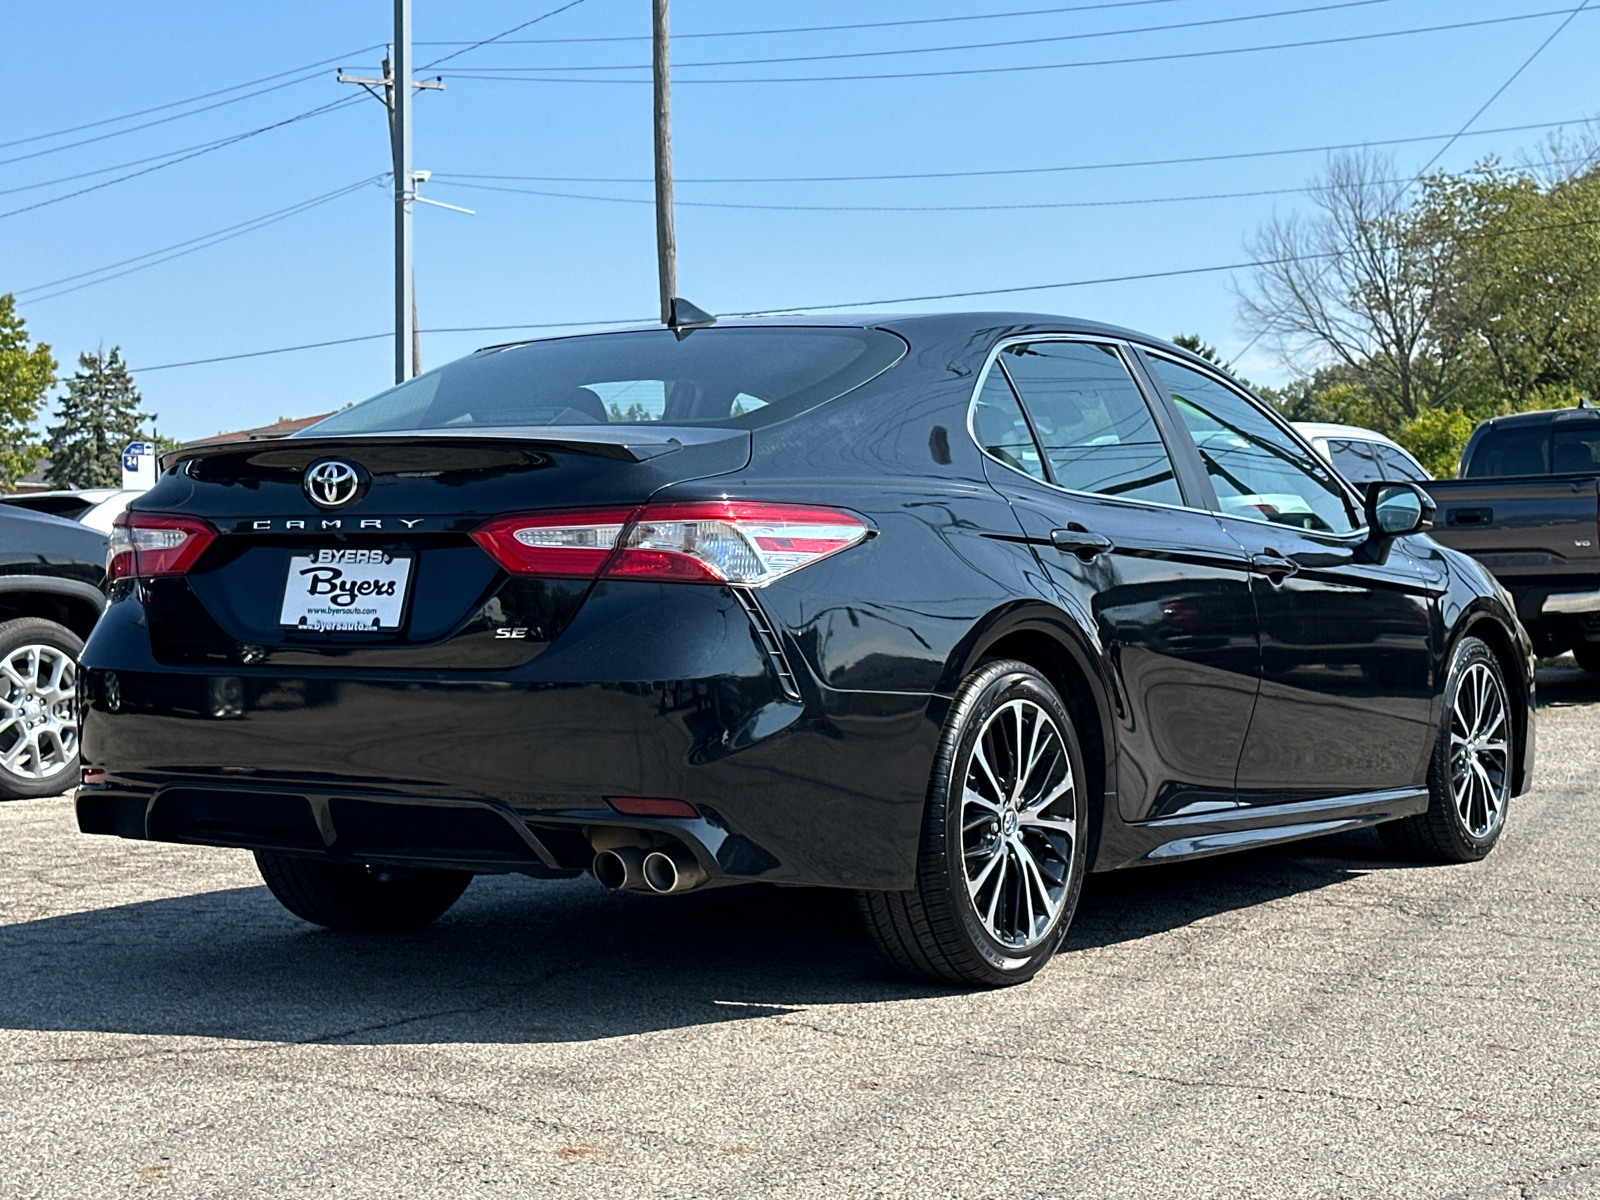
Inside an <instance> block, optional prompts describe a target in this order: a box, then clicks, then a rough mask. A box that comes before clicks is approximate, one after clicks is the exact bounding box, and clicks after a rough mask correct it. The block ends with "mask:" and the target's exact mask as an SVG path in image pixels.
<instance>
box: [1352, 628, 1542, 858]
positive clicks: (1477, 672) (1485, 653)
mask: <svg viewBox="0 0 1600 1200" xmlns="http://www.w3.org/2000/svg"><path fill="white" fill-rule="evenodd" d="M1513 715H1514V714H1513V712H1512V709H1511V702H1510V697H1509V694H1508V693H1507V691H1506V681H1505V676H1504V675H1503V674H1502V673H1501V671H1500V662H1499V660H1498V659H1496V658H1495V656H1494V654H1493V652H1492V651H1490V649H1489V647H1488V646H1487V645H1485V644H1484V643H1483V642H1482V641H1480V640H1479V639H1478V638H1475V637H1464V638H1462V639H1461V643H1460V645H1458V646H1457V647H1456V649H1455V653H1454V654H1452V655H1451V656H1450V675H1449V679H1448V681H1447V683H1446V685H1445V691H1444V720H1443V722H1442V724H1441V727H1440V729H1439V740H1438V743H1437V744H1436V745H1435V747H1434V753H1433V761H1432V762H1431V763H1430V764H1429V765H1428V796H1429V799H1428V811H1427V812H1425V813H1419V814H1418V815H1417V816H1414V817H1403V818H1402V819H1400V820H1398V821H1387V822H1385V823H1384V824H1382V825H1379V826H1378V835H1379V836H1380V837H1382V838H1383V841H1384V843H1385V844H1386V845H1387V846H1388V847H1389V849H1391V850H1393V851H1395V852H1396V853H1398V854H1402V855H1405V856H1406V857H1408V858H1412V859H1420V860H1431V861H1433V862H1455V863H1465V862H1477V861H1478V860H1479V859H1481V858H1484V857H1486V856H1487V855H1488V853H1489V851H1491V850H1493V849H1494V847H1495V843H1496V842H1498V841H1499V840H1500V834H1501V833H1502V832H1503V831H1504V830H1505V827H1506V815H1507V813H1508V811H1509V810H1510V807H1511V770H1512V764H1513V763H1514V762H1515V761H1516V759H1515V757H1514V752H1515V749H1516V743H1515V740H1514V732H1515V731H1514V729H1513V727H1512V717H1513Z"/></svg>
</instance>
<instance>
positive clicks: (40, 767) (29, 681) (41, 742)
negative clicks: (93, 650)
mask: <svg viewBox="0 0 1600 1200" xmlns="http://www.w3.org/2000/svg"><path fill="white" fill-rule="evenodd" d="M77 683H78V668H77V664H76V663H74V662H73V661H72V656H71V655H70V654H68V653H67V652H66V651H65V650H60V649H58V648H56V647H55V646H46V645H42V644H33V645H28V646H19V647H17V649H15V650H13V651H12V652H11V653H10V654H8V655H6V657H5V659H4V661H0V769H4V770H5V771H6V772H7V773H9V774H10V775H13V776H15V777H17V778H19V779H35V780H43V779H50V778H52V777H54V776H56V775H60V774H62V773H63V772H64V771H66V769H67V768H68V767H69V766H71V765H72V760H73V759H74V758H75V757H76V756H77V753H78V710H77V695H78V692H77Z"/></svg>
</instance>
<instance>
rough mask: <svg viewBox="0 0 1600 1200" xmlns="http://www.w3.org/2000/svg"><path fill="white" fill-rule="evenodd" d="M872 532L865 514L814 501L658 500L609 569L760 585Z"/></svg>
mask: <svg viewBox="0 0 1600 1200" xmlns="http://www.w3.org/2000/svg"><path fill="white" fill-rule="evenodd" d="M871 532H872V531H871V530H870V529H868V528H867V525H866V522H864V521H863V520H861V518H860V517H857V516H853V515H852V514H850V513H847V512H844V511H843V510H841V509H837V508H819V507H816V506H813V505H808V504H747V503H743V502H739V501H731V500H719V501H712V502H707V503H688V504H655V505H651V506H649V507H647V508H646V509H644V511H643V512H641V513H640V514H639V517H638V519H637V520H636V521H635V522H634V523H633V524H632V525H630V526H629V527H628V531H627V532H626V533H625V534H623V535H622V541H621V544H620V546H619V548H618V550H617V556H616V557H615V558H614V559H612V560H611V561H610V562H609V563H608V564H607V565H606V569H605V577H606V578H608V579H612V578H620V579H662V580H671V579H675V580H681V581H685V582H695V583H738V584H743V585H745V586H746V587H760V586H762V585H763V584H767V583H771V582H772V581H773V580H774V579H781V578H782V577H783V576H785V575H788V574H790V573H791V572H793V571H798V570H799V569H800V568H801V567H809V566H810V565H811V564H812V563H814V562H820V561H821V560H822V559H824V558H827V557H828V556H829V555H830V554H837V553H839V551H841V550H848V549H849V548H850V547H851V546H854V545H856V544H857V543H858V542H862V541H865V540H866V538H867V537H868V536H869V535H870V534H871Z"/></svg>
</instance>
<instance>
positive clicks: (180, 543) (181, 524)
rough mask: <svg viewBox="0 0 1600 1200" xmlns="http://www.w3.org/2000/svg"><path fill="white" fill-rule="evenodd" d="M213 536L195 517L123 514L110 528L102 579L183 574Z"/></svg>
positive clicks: (215, 534) (139, 513)
mask: <svg viewBox="0 0 1600 1200" xmlns="http://www.w3.org/2000/svg"><path fill="white" fill-rule="evenodd" d="M216 536H217V531H216V529H215V528H214V527H213V526H212V525H211V523H210V522H209V521H202V520H201V519H200V518H199V517H180V516H177V515H175V514H173V513H147V512H127V511H124V512H122V513H121V514H120V515H119V516H118V517H117V519H116V522H115V523H114V524H113V525H112V527H111V543H110V545H109V546H108V547H107V549H106V578H107V580H117V579H133V578H139V579H148V578H150V577H151V576H154V575H183V574H186V573H187V572H188V570H189V568H190V567H192V566H194V564H195V563H196V562H197V561H198V560H199V558H200V556H201V555H202V554H204V553H205V550H206V547H207V546H209V545H210V544H211V542H212V539H214V538H215V537H216Z"/></svg>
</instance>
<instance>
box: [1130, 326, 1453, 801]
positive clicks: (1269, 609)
mask: <svg viewBox="0 0 1600 1200" xmlns="http://www.w3.org/2000/svg"><path fill="white" fill-rule="evenodd" d="M1146 361H1148V362H1149V363H1150V365H1151V367H1152V369H1153V371H1154V373H1155V375H1156V376H1157V377H1158V378H1159V379H1160V380H1161V382H1162V384H1163V386H1164V387H1165V389H1166V391H1167V392H1168V394H1169V396H1170V397H1171V400H1172V401H1173V406H1174V409H1175V410H1176V412H1177V415H1178V417H1179V418H1180V419H1181V420H1182V422H1183V424H1184V426H1185V428H1186V429H1187V430H1188V433H1189V435H1190V437H1191V438H1192V439H1193V442H1194V444H1195V446H1196V448H1197V449H1198V450H1199V452H1200V455H1201V458H1202V460H1203V461H1204V464H1205V470H1206V474H1207V476H1208V478H1209V480H1210V482H1211V485H1212V487H1213V489H1214V490H1215V492H1216V496H1217V503H1218V506H1219V520H1220V521H1221V523H1222V525H1223V526H1224V528H1225V529H1226V530H1227V532H1228V534H1229V536H1230V537H1232V538H1234V539H1236V540H1237V541H1238V543H1239V544H1240V545H1242V546H1243V547H1244V549H1245V551H1246V552H1247V553H1248V555H1249V559H1250V563H1251V569H1252V575H1251V591H1252V594H1253V595H1254V597H1255V603H1256V613H1257V618H1258V620H1259V623H1260V629H1261V692H1260V695H1259V696H1258V698H1257V700H1256V705H1255V715H1254V717H1253V719H1252V720H1251V723H1250V731H1249V735H1248V737H1246V739H1245V744H1244V750H1243V753H1242V754H1241V756H1240V760H1239V775H1238V786H1239V796H1240V799H1241V800H1242V801H1243V802H1245V803H1247V804H1272V803H1280V802H1286V801H1294V800H1300V799H1310V798H1314V797H1318V796H1329V795H1341V794H1350V793H1356V792H1365V791H1378V790H1383V789H1387V788H1396V787H1404V786H1409V785H1411V784H1414V783H1416V782H1418V781H1419V780H1420V779H1421V778H1422V776H1423V774H1424V773H1425V771H1426V762H1427V756H1428V752H1429V750H1430V748H1431V747H1432V744H1433V724H1432V711H1433V702H1434V692H1435V686H1434V679H1433V652H1432V637H1433V633H1432V629H1433V626H1432V620H1431V604H1432V599H1431V592H1430V590H1429V587H1428V585H1427V581H1426V580H1425V579H1424V577H1423V575H1422V572H1421V571H1420V570H1419V569H1418V567H1417V565H1416V564H1415V563H1414V562H1413V561H1412V560H1411V558H1410V557H1409V555H1407V553H1406V551H1405V539H1403V538H1401V539H1396V540H1395V541H1394V542H1392V543H1390V544H1389V547H1388V551H1387V553H1386V554H1383V555H1374V554H1372V553H1371V552H1370V551H1369V547H1368V543H1367V541H1366V538H1365V531H1364V527H1363V526H1362V525H1361V522H1360V519H1359V517H1358V515H1357V511H1356V508H1355V505H1354V502H1353V498H1352V497H1351V496H1350V495H1349V493H1348V492H1347V491H1346V490H1345V488H1343V487H1342V486H1340V484H1339V482H1338V481H1337V480H1336V479H1335V478H1334V477H1333V476H1332V474H1331V473H1330V472H1329V471H1328V470H1327V468H1326V467H1325V466H1324V465H1323V463H1322V461H1321V459H1319V458H1318V457H1317V456H1316V455H1315V454H1313V453H1312V452H1311V451H1309V450H1307V449H1305V448H1304V447H1303V446H1301V445H1300V443H1299V442H1297V441H1296V440H1295V439H1294V438H1293V437H1292V436H1291V435H1290V434H1289V432H1288V431H1287V430H1286V429H1285V428H1283V427H1282V426H1281V425H1280V424H1279V423H1278V422H1277V421H1275V420H1273V419H1272V418H1271V417H1269V416H1268V415H1267V414H1266V413H1265V412H1264V411H1262V410H1261V409H1260V408H1258V407H1257V406H1256V404H1255V402H1254V401H1252V400H1250V399H1249V398H1247V397H1246V396H1245V395H1244V394H1243V393H1242V392H1240V391H1238V390H1237V389H1235V388H1234V387H1232V386H1231V385H1230V384H1228V383H1226V382H1224V381H1223V380H1222V378H1221V377H1220V376H1216V375H1212V374H1210V373H1209V372H1204V371H1201V370H1199V369H1197V368H1195V367H1191V366H1188V365H1185V364H1181V363H1178V362H1176V361H1174V360H1172V359H1168V358H1165V357H1162V356H1159V355H1155V354H1147V355H1146Z"/></svg>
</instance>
